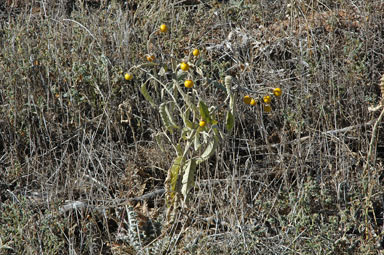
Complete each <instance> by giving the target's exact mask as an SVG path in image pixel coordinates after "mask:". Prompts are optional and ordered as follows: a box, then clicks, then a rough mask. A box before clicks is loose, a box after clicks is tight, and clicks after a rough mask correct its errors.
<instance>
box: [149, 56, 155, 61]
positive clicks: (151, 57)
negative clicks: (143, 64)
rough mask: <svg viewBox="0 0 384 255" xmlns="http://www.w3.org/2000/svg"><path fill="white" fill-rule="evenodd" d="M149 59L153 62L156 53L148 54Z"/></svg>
mask: <svg viewBox="0 0 384 255" xmlns="http://www.w3.org/2000/svg"><path fill="white" fill-rule="evenodd" d="M147 60H148V61H149V62H153V60H155V56H154V55H147Z"/></svg>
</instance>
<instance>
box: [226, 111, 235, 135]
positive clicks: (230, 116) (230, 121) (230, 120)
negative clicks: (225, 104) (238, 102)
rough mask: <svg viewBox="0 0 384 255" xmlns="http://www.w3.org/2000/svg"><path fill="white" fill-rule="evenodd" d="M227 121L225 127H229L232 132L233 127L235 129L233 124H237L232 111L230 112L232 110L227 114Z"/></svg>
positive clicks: (228, 129)
mask: <svg viewBox="0 0 384 255" xmlns="http://www.w3.org/2000/svg"><path fill="white" fill-rule="evenodd" d="M225 122H226V123H225V127H226V128H227V131H228V132H231V131H232V129H233V126H234V125H235V119H234V117H233V114H232V112H230V111H228V112H227V116H226V120H225Z"/></svg>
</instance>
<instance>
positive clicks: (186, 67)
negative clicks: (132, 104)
mask: <svg viewBox="0 0 384 255" xmlns="http://www.w3.org/2000/svg"><path fill="white" fill-rule="evenodd" d="M159 31H160V32H161V33H165V32H167V31H168V26H167V25H166V24H161V25H160V29H159ZM192 55H193V56H194V57H197V56H199V55H200V50H199V49H194V50H193V51H192ZM145 58H146V59H147V61H148V62H153V61H154V60H155V56H154V55H152V54H147V55H145ZM180 69H181V70H183V71H184V72H187V71H188V70H189V65H188V63H186V62H182V63H181V64H180ZM124 79H125V80H127V81H130V80H132V79H133V75H132V74H131V73H125V75H124ZM193 85H194V83H193V81H192V80H190V79H187V80H185V81H184V86H185V87H186V88H188V89H190V88H193ZM205 125H206V122H205V121H204V120H201V121H200V122H199V126H200V127H205Z"/></svg>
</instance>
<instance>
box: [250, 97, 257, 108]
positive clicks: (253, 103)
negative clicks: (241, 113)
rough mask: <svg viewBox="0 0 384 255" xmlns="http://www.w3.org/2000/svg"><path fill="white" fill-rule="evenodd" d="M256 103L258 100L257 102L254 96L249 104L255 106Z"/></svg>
mask: <svg viewBox="0 0 384 255" xmlns="http://www.w3.org/2000/svg"><path fill="white" fill-rule="evenodd" d="M256 103H257V102H256V100H255V99H253V98H252V99H251V102H249V104H250V105H252V106H255V105H256Z"/></svg>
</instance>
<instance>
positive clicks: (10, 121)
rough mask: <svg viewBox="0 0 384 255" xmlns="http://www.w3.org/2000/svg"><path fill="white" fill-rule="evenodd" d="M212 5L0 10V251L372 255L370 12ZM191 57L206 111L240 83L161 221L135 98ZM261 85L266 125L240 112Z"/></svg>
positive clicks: (150, 133) (375, 192)
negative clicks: (266, 92) (212, 146)
mask: <svg viewBox="0 0 384 255" xmlns="http://www.w3.org/2000/svg"><path fill="white" fill-rule="evenodd" d="M219 2H220V3H216V1H209V0H195V1H193V0H192V1H170V0H162V1H154V0H152V1H150V0H140V1H139V0H138V1H134V0H128V1H118V0H116V1H112V2H107V1H105V3H103V4H102V5H101V4H99V3H98V1H88V2H85V3H82V1H71V0H68V1H64V0H61V1H53V0H52V1H51V0H42V1H35V0H29V1H27V0H23V1H21V0H19V1H10V0H8V1H5V2H4V1H2V2H1V3H0V19H1V21H0V25H1V27H0V43H1V47H0V48H1V51H0V73H1V74H2V75H1V76H0V84H1V85H0V105H1V108H0V110H1V111H0V254H383V252H384V232H383V231H384V229H383V226H384V221H383V220H384V218H383V217H384V215H383V213H384V193H383V187H384V186H383V177H384V172H383V170H384V166H383V159H384V136H383V131H384V130H383V125H382V124H380V122H377V120H378V117H379V115H380V112H381V111H382V107H381V108H380V107H376V106H380V105H379V104H380V101H381V96H382V95H381V93H382V91H383V87H381V92H380V87H379V83H380V77H381V75H382V74H383V73H384V48H383V45H384V15H383V13H384V12H383V11H384V5H383V4H382V1H379V0H373V1H352V0H339V1H328V0H324V1H316V0H312V1H309V0H308V1H304V0H292V1H288V0H276V1H268V0H260V1H247V0H243V1H241V0H239V1H232V0H231V1H219ZM221 2H223V3H221ZM162 23H165V24H167V25H168V27H169V31H168V32H167V33H163V34H160V33H155V35H154V36H153V39H152V40H150V41H148V38H149V35H150V34H151V33H153V32H154V31H156V30H158V29H159V26H160V24H162ZM193 48H199V49H201V51H202V53H201V57H202V59H203V61H202V64H201V66H200V67H201V70H202V71H203V73H204V76H205V79H201V80H198V81H196V89H197V90H198V91H199V93H201V94H202V95H203V96H204V98H205V99H206V102H208V103H209V104H210V105H217V104H218V103H220V102H221V101H222V100H224V99H225V97H226V95H225V93H224V92H223V90H221V89H220V88H221V87H222V85H221V83H222V81H223V79H224V77H225V76H226V75H232V76H233V77H234V83H235V84H236V86H238V88H241V89H240V90H238V100H237V103H236V107H237V116H236V123H235V128H234V131H233V132H232V133H231V134H230V135H227V136H226V137H225V139H224V140H223V142H222V143H221V144H220V147H219V148H218V150H217V151H216V153H215V155H214V156H213V157H212V158H211V159H210V160H209V161H207V162H206V163H204V164H202V165H200V166H199V167H198V172H197V176H196V185H195V188H194V189H193V191H192V192H193V194H192V199H191V201H190V203H189V206H188V208H183V209H182V208H180V209H179V214H178V215H176V219H175V220H174V221H173V222H171V223H170V222H169V221H167V219H166V218H165V211H166V206H165V203H164V195H163V192H162V191H163V190H162V189H163V185H164V180H165V177H166V173H167V169H168V168H169V167H170V166H171V164H172V160H173V159H174V157H175V154H174V152H173V149H172V147H171V144H170V143H164V144H163V147H164V150H161V149H160V147H159V146H158V144H157V143H156V141H155V139H154V136H155V135H156V134H157V132H158V131H159V130H161V129H162V123H161V119H160V117H159V113H158V111H157V110H156V109H155V108H152V107H151V105H150V104H149V103H148V102H147V101H146V100H145V98H144V97H143V95H142V94H141V93H140V90H139V88H140V86H141V84H142V82H144V81H145V80H146V79H147V78H148V76H149V75H155V74H157V72H159V70H160V67H161V66H163V65H164V64H167V65H171V64H170V63H172V61H176V62H179V61H180V60H181V59H183V58H185V56H187V55H188V54H190V52H191V50H192V49H193ZM147 53H153V54H155V56H156V59H155V61H154V63H155V64H154V65H153V67H151V69H149V71H146V72H144V71H142V72H136V73H133V76H134V78H133V79H132V80H131V81H126V80H124V73H125V72H126V71H127V70H129V69H130V68H131V67H132V66H135V65H139V64H141V63H144V62H145V61H146V60H145V54H147ZM162 79H164V80H166V79H167V75H165V76H164V77H163V78H162ZM204 84H207V85H204ZM274 87H280V88H282V90H283V95H282V96H281V97H280V98H279V99H276V100H273V102H272V108H273V109H272V112H271V113H263V110H262V106H261V104H260V103H259V104H258V105H257V106H255V107H251V106H248V105H245V104H244V103H243V102H242V100H241V97H242V96H243V95H244V93H245V92H244V91H247V90H248V91H254V90H258V89H263V88H274ZM150 88H151V89H150V93H151V94H152V95H153V97H154V98H157V97H156V96H158V95H159V93H160V91H158V90H156V86H155V85H154V84H152V87H150ZM255 96H257V95H255ZM119 106H120V108H119ZM369 107H376V111H369V110H368V108H369ZM122 114H123V115H124V116H121V115H122ZM122 117H123V118H124V119H126V120H127V121H126V122H123V123H122V122H121V118H122ZM374 127H375V129H374ZM220 128H223V129H224V127H220ZM372 130H374V131H372ZM169 136H170V139H171V141H174V142H176V141H177V140H176V138H175V137H173V136H172V134H169ZM152 192H155V193H152ZM145 194H150V196H149V197H141V196H143V195H145ZM151 195H152V196H151Z"/></svg>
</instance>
